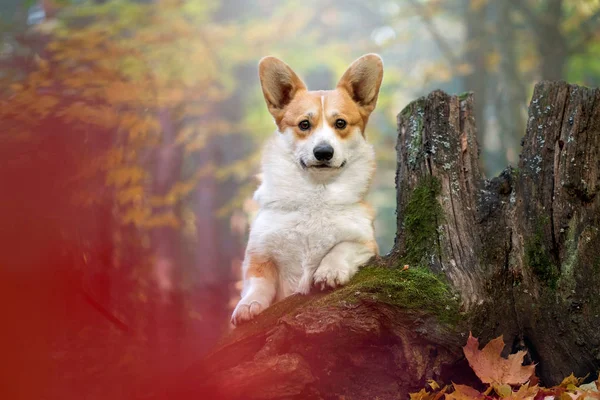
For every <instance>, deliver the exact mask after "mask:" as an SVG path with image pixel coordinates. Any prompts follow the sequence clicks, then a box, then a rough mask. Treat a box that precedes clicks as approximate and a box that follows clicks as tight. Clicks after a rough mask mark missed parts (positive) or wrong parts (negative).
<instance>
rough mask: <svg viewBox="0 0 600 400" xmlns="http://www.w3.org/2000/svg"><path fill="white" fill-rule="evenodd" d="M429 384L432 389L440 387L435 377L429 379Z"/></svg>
mask: <svg viewBox="0 0 600 400" xmlns="http://www.w3.org/2000/svg"><path fill="white" fill-rule="evenodd" d="M427 384H428V385H429V387H431V389H432V390H438V389H439V388H440V385H438V383H437V382H436V381H434V380H433V379H430V380H428V381H427Z"/></svg>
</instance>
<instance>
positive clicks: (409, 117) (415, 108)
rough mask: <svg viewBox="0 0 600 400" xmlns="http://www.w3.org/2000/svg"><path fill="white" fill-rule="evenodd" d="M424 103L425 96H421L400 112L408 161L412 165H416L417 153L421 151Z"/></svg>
mask: <svg viewBox="0 0 600 400" xmlns="http://www.w3.org/2000/svg"><path fill="white" fill-rule="evenodd" d="M424 105H425V98H424V97H421V98H419V99H417V100H415V101H413V102H411V103H410V104H408V105H407V106H406V107H404V109H403V110H402V111H401V112H400V116H401V117H402V119H404V121H405V124H406V129H407V135H408V143H407V153H408V163H409V165H412V166H414V165H416V163H417V161H418V160H419V155H420V154H421V153H422V143H423V118H424V115H425V113H424V111H423V110H424Z"/></svg>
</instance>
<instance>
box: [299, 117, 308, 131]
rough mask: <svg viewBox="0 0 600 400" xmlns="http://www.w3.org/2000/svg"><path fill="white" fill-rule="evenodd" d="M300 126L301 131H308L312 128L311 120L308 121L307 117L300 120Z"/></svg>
mask: <svg viewBox="0 0 600 400" xmlns="http://www.w3.org/2000/svg"><path fill="white" fill-rule="evenodd" d="M298 128H300V130H301V131H307V130H309V129H310V122H308V120H307V119H305V120H304V121H300V123H299V124H298Z"/></svg>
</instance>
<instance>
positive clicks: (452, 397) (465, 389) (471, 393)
mask: <svg viewBox="0 0 600 400" xmlns="http://www.w3.org/2000/svg"><path fill="white" fill-rule="evenodd" d="M483 398H485V396H484V395H483V394H482V393H479V392H478V391H477V390H475V389H473V388H472V387H470V386H467V385H459V384H457V383H455V384H454V392H452V393H447V394H446V400H476V399H483Z"/></svg>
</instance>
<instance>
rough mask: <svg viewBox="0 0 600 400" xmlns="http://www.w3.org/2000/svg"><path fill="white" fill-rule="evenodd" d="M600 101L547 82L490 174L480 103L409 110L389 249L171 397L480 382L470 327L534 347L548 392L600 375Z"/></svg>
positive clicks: (450, 99)
mask: <svg viewBox="0 0 600 400" xmlns="http://www.w3.org/2000/svg"><path fill="white" fill-rule="evenodd" d="M599 105H600V91H599V90H598V89H588V88H583V87H578V86H574V85H568V84H566V83H564V82H542V83H540V84H538V85H537V86H536V88H535V91H534V94H533V100H532V102H531V105H530V108H529V122H528V126H527V133H526V136H525V139H524V145H523V152H522V155H521V160H520V164H519V169H511V168H509V169H506V170H505V171H504V172H503V173H502V174H501V175H500V176H499V177H496V178H494V179H491V180H485V179H484V178H483V177H482V174H481V172H480V167H479V159H478V145H477V140H476V128H475V121H474V118H473V101H472V98H471V96H470V95H469V96H465V97H457V96H449V95H447V94H445V93H443V92H441V91H435V92H433V93H431V94H430V95H429V96H427V97H424V98H421V99H419V100H417V101H415V102H413V103H411V104H410V105H408V106H407V107H406V109H405V110H404V111H403V112H402V113H401V114H400V115H399V116H398V145H397V151H398V158H397V160H398V169H397V175H396V184H397V195H398V199H397V211H398V218H397V225H398V233H397V236H396V242H395V246H394V249H393V250H392V252H391V253H390V254H389V255H388V256H386V257H384V258H383V259H378V260H374V261H372V262H371V264H372V265H371V266H368V267H365V268H363V269H362V270H361V271H360V272H359V273H358V274H357V276H356V277H355V278H354V279H353V280H352V281H351V283H350V284H349V285H347V286H346V287H343V288H340V289H338V290H336V291H334V292H330V293H325V294H322V293H319V294H314V295H310V296H292V297H290V298H288V299H286V300H284V301H282V302H280V303H277V304H275V305H274V306H272V307H271V308H269V309H268V310H266V311H265V312H264V313H263V314H262V315H261V316H260V317H259V318H257V319H256V320H254V321H252V322H250V323H248V324H245V325H243V326H241V327H239V328H237V329H235V330H234V331H233V333H232V334H231V335H229V337H227V338H225V339H224V341H223V342H222V343H221V345H220V346H219V348H218V349H217V350H215V352H213V353H212V354H210V355H209V356H208V357H207V358H205V359H204V360H202V361H201V362H199V363H198V364H196V365H194V366H193V367H191V368H190V369H189V371H188V372H189V373H188V374H186V375H185V376H183V377H182V380H181V382H178V384H177V385H176V389H175V390H174V391H173V390H170V391H168V392H169V394H168V395H167V398H211V399H334V398H335V399H338V398H345V399H373V398H379V399H398V398H406V397H407V393H409V392H411V391H414V390H418V389H419V388H420V387H423V385H424V384H425V382H426V380H427V379H436V380H442V381H444V382H446V383H450V381H453V382H456V383H470V382H471V380H472V379H473V375H472V373H471V372H470V370H469V368H468V366H467V364H466V363H465V361H464V358H463V353H462V349H461V346H462V345H464V343H465V342H466V339H467V337H468V333H469V331H472V332H473V335H474V336H478V337H480V339H481V340H482V341H487V340H489V339H491V338H493V337H496V336H499V335H500V334H503V335H504V339H505V341H506V342H507V343H509V344H510V345H512V347H513V349H516V348H519V349H522V348H526V349H527V350H529V356H530V362H535V363H537V364H538V366H537V369H536V371H537V374H538V376H540V378H541V379H542V383H545V384H551V383H556V382H558V381H560V379H562V378H563V377H564V376H566V375H568V374H570V373H571V372H574V373H575V374H576V375H578V376H584V375H585V374H587V373H595V372H597V370H598V369H599V368H600V347H599V346H600V330H599V329H598V326H600V246H599V244H600V241H599V239H600V234H599V228H600V196H597V194H598V190H599V188H600V180H599V177H600V174H599V172H600V107H599ZM405 264H407V265H408V266H409V267H408V269H406V268H405V267H403V266H404V265H405ZM202 396H204V397H202ZM342 396H343V397H342Z"/></svg>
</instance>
